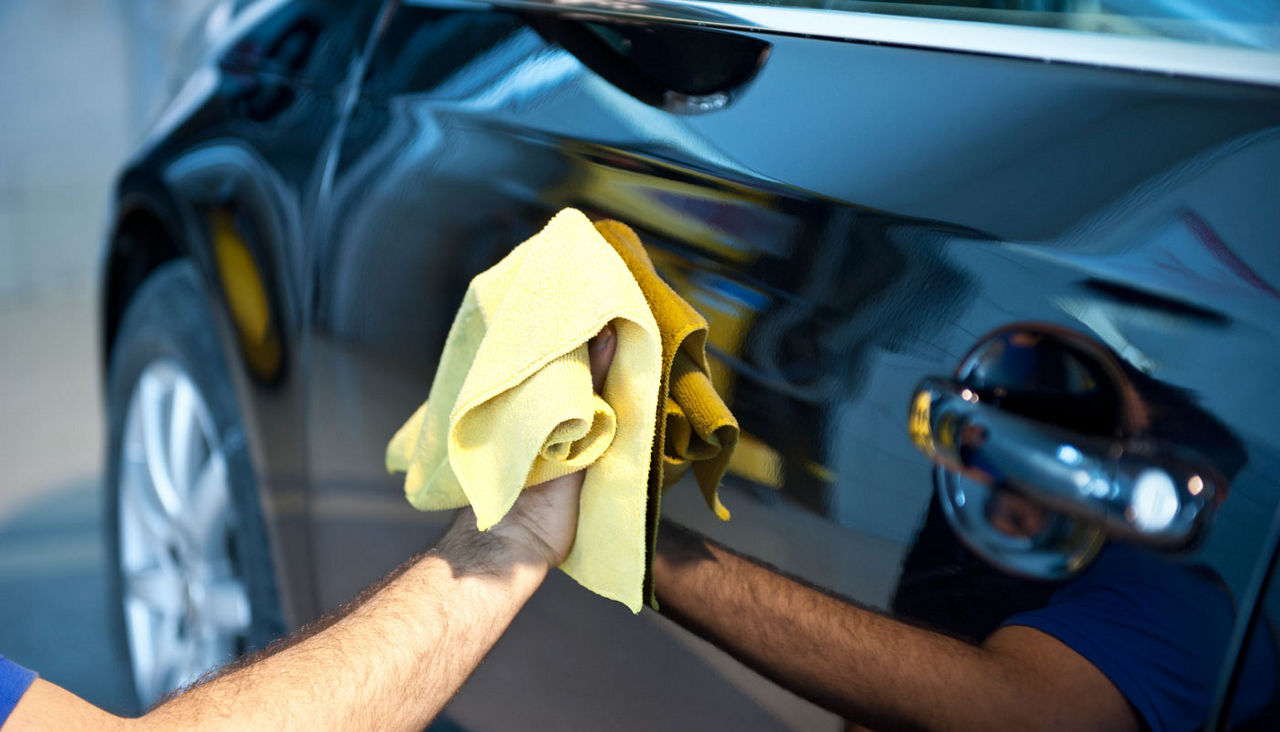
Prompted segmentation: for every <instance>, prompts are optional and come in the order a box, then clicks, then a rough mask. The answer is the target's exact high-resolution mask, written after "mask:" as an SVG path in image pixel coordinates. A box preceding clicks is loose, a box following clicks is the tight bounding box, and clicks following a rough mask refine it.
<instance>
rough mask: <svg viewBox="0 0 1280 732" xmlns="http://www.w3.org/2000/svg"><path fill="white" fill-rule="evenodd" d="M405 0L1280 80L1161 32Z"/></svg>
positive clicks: (539, 2) (646, 1)
mask: <svg viewBox="0 0 1280 732" xmlns="http://www.w3.org/2000/svg"><path fill="white" fill-rule="evenodd" d="M408 4H412V5H427V6H432V7H446V8H465V7H470V8H481V7H491V8H505V9H511V10H532V11H539V12H551V13H557V14H568V15H581V16H588V17H590V16H595V17H609V18H627V19H632V20H643V21H651V22H663V23H681V24H688V25H697V26H702V27H708V28H718V29H725V30H737V31H758V32H765V33H774V34H781V35H794V36H806V37H812V38H824V39H832V40H841V41H852V42H858V43H873V44H877V45H886V46H897V47H903V48H921V49H931V50H938V51H951V52H959V53H970V54H980V55H986V56H998V57H1007V58H1020V59H1028V60H1033V61H1041V62H1046V63H1061V64H1071V65H1079V66H1093V67H1101V68H1109V69H1123V70H1128V71H1138V72H1146V73H1153V74H1160V75H1167V76H1179V77H1190V78H1199V79H1210V80H1215V81H1227V82H1237V83H1244V84H1255V85H1261V86H1269V87H1276V86H1280V53H1277V52H1275V51H1269V50H1263V49H1251V48H1240V47H1232V46H1211V45H1205V44H1199V43H1193V42H1189V41H1180V40H1176V39H1168V38H1145V37H1134V36H1122V35H1108V34H1104V33H1095V32H1089V31H1077V30H1065V29H1058V28H1039V27H1032V26H1017V25H1002V24H997V23H987V22H980V21H970V20H954V19H940V18H922V17H914V16H894V15H882V14H876V13H861V12H852V11H844V10H827V9H823V8H801V7H780V6H772V5H753V4H746V3H728V2H717V1H715V0H625V1H624V2H618V0H487V1H486V0H409V2H408ZM958 23H963V24H964V25H965V28H964V29H963V32H957V30H958V29H957V28H956V24H958Z"/></svg>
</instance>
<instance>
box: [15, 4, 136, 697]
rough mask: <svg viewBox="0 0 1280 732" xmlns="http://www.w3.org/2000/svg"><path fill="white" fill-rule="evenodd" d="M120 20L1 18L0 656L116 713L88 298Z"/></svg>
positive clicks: (107, 177) (117, 134)
mask: <svg viewBox="0 0 1280 732" xmlns="http://www.w3.org/2000/svg"><path fill="white" fill-rule="evenodd" d="M119 15H120V13H119V10H118V8H117V6H116V5H115V3H113V2H111V1H110V0H98V1H97V2H93V1H74V0H47V1H41V2H37V1H35V0H18V1H15V2H6V3H0V130H2V131H3V134H2V135H0V655H4V656H5V657H7V658H10V659H12V660H14V661H16V662H18V663H20V664H23V665H25V666H28V667H30V668H32V669H35V670H36V671H38V672H39V673H40V674H41V675H42V676H43V677H45V678H47V679H49V680H51V681H54V682H56V683H58V684H61V685H63V686H65V687H66V688H68V689H70V690H72V691H74V692H75V693H77V694H80V695H81V696H83V697H85V698H86V699H88V700H90V701H92V702H94V703H96V704H99V705H102V706H104V707H106V708H108V709H111V710H113V711H117V712H130V711H133V709H132V707H133V702H132V699H131V696H130V694H129V693H128V687H127V684H126V681H125V677H124V675H123V673H122V672H123V670H124V665H123V661H122V659H121V657H120V655H119V653H118V652H117V650H116V648H115V645H114V639H113V638H114V636H113V631H112V629H110V628H109V627H108V616H107V613H106V607H107V606H106V595H105V593H106V586H105V581H104V572H103V547H102V534H101V521H100V515H101V509H100V490H99V489H100V485H101V479H100V475H101V465H102V431H103V430H102V404H101V397H100V389H99V385H98V356H97V352H98V350H97V345H96V342H97V341H96V339H97V333H96V328H95V325H94V323H95V318H96V309H95V305H94V298H93V294H92V292H93V284H92V283H93V277H94V272H95V269H96V261H97V252H98V248H99V245H100V242H101V241H102V229H103V226H104V222H105V220H106V210H107V201H108V200H109V191H110V185H111V180H112V177H113V176H114V174H115V170H116V168H117V167H118V166H119V164H120V162H121V160H122V159H123V158H124V155H125V152H126V150H127V148H128V137H129V135H128V133H127V127H128V123H127V120H126V117H127V113H126V110H127V109H128V105H129V103H130V99H129V95H128V90H127V79H126V77H127V74H126V71H125V69H126V55H125V51H124V49H125V41H124V37H125V36H124V28H123V25H122V23H121V22H120V20H119Z"/></svg>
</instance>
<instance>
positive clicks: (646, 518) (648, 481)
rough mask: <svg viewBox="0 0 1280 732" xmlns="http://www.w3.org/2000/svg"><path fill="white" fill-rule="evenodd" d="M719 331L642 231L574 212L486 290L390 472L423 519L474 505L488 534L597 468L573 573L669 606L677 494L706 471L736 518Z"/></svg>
mask: <svg viewBox="0 0 1280 732" xmlns="http://www.w3.org/2000/svg"><path fill="white" fill-rule="evenodd" d="M583 263H590V266H589V267H584V266H583ZM584 272H588V273H589V277H588V278H586V279H584V277H583V274H584ZM608 322H613V323H614V325H615V328H616V330H617V333H618V348H617V352H616V355H615V357H614V362H613V365H612V366H611V367H610V369H609V374H608V376H607V378H606V380H605V385H604V394H603V395H602V396H603V399H601V397H598V396H596V395H595V394H593V393H592V390H591V374H590V367H589V362H588V358H587V350H586V349H587V346H586V342H587V340H588V339H590V338H591V337H592V336H593V335H595V334H596V332H598V331H599V329H600V328H601V327H603V325H604V324H605V323H608ZM706 334H707V323H706V321H705V320H704V319H703V318H702V316H701V315H699V314H698V312H697V311H696V310H694V309H693V308H692V307H690V305H689V304H688V303H686V302H685V301H684V300H683V299H681V298H680V296H679V295H677V294H676V292H675V291H674V290H672V289H671V288H670V287H669V286H668V285H667V284H666V283H665V282H663V281H662V279H661V278H659V277H658V275H657V273H656V272H655V271H654V268H653V264H652V262H651V261H650V260H649V257H648V255H647V254H646V253H645V251H644V247H643V245H642V244H641V243H640V240H639V239H638V238H637V237H636V235H635V233H634V232H633V231H631V229H629V228H627V227H626V226H625V225H623V224H620V223H618V222H616V221H603V222H600V223H597V224H596V225H595V226H594V227H593V226H592V224H591V223H590V222H589V221H588V220H587V218H586V217H585V216H584V215H583V214H582V213H580V212H578V211H575V210H573V209H565V210H564V211H561V212H560V213H559V214H557V215H556V217H555V218H553V219H552V220H551V222H550V223H549V224H548V225H547V227H546V228H545V229H543V231H542V232H541V233H539V234H538V235H537V236H535V237H533V238H532V239H530V240H529V241H527V242H525V243H524V244H521V245H520V246H518V247H516V249H515V250H513V251H512V252H511V253H510V254H509V255H507V257H506V258H504V259H503V260H502V261H501V262H499V263H498V264H497V265H495V266H494V267H493V268H491V269H489V270H487V271H486V272H483V273H482V274H480V275H478V276H477V277H476V278H475V279H474V280H472V282H471V286H470V287H469V288H468V290H467V294H466V296H465V297H464V298H463V302H462V306H461V307H460V308H459V310H458V314H457V315H456V316H455V318H454V322H453V326H452V328H451V329H450V331H449V336H448V339H447V340H446V342H445V347H444V352H443V353H442V354H441V359H440V366H439V368H438V369H437V372H436V378H435V381H434V382H433V383H432V385H431V391H430V394H429V395H428V397H427V401H426V403H425V404H423V405H422V406H421V407H420V408H419V409H418V411H417V412H415V413H414V415H413V416H412V417H411V418H410V419H409V421H408V422H406V423H405V425H404V426H403V427H401V428H400V430H399V431H398V432H397V433H396V435H395V436H394V437H393V438H392V440H391V443H390V444H389V445H388V446H387V468H388V470H392V471H407V475H406V476H405V494H406V495H407V497H408V498H409V502H410V503H412V504H413V505H414V506H415V507H417V508H419V509H423V510H432V509H447V508H457V507H460V506H463V505H467V504H471V505H472V506H473V507H474V509H475V512H476V519H477V524H478V525H479V527H480V528H481V529H486V528H488V527H490V526H492V525H493V524H495V523H497V522H498V521H499V520H500V519H501V518H502V517H503V516H504V515H506V513H507V511H508V510H509V509H510V508H511V505H512V504H513V503H514V502H515V499H516V496H517V495H518V494H519V492H520V490H521V489H522V488H524V487H525V486H528V485H535V484H537V483H541V482H543V481H546V480H550V479H552V478H555V477H558V476H560V475H564V474H566V473H569V472H572V471H575V470H580V469H582V468H583V467H586V466H590V469H589V470H587V474H586V478H585V481H584V484H583V493H582V504H581V511H580V513H579V520H578V534H577V539H576V540H575V542H574V546H573V550H572V551H571V552H570V554H569V557H568V558H567V559H566V560H565V562H564V564H562V565H561V568H562V569H564V571H565V572H566V573H568V574H569V575H570V576H571V577H573V578H574V579H576V580H577V581H578V582H579V583H581V584H582V585H583V586H585V587H586V588H587V589H589V590H591V591H593V592H596V593H598V594H600V595H603V596H605V597H608V598H611V599H614V600H618V601H619V602H622V603H623V604H625V605H627V607H629V608H630V609H631V610H632V612H639V610H640V607H641V603H642V599H647V600H649V601H652V597H653V595H652V582H651V574H650V572H649V567H650V561H651V559H652V556H653V547H654V540H655V538H656V533H657V525H658V513H659V503H660V499H661V495H662V491H663V490H664V489H665V488H666V487H667V486H669V485H671V484H672V483H674V482H675V481H676V480H677V479H679V477H680V476H681V475H683V473H684V472H685V471H686V470H688V468H689V466H690V465H692V466H693V473H694V477H695V478H696V480H697V482H698V484H699V487H700V488H701V489H702V493H703V496H704V497H705V499H706V501H707V505H708V506H709V507H710V508H711V509H712V510H713V511H714V512H715V513H716V515H717V516H719V517H720V518H721V519H728V518H729V512H728V511H727V510H726V509H725V507H724V506H723V504H721V502H720V500H719V497H718V488H719V485H720V480H721V479H722V478H723V477H724V472H725V469H726V467H727V466H728V464H729V459H730V457H731V456H732V453H733V449H734V446H735V445H736V444H737V441H738V423H737V421H736V420H735V419H734V417H733V415H732V414H731V413H730V412H729V409H728V408H727V407H726V406H725V404H724V402H723V401H722V400H721V399H720V396H719V394H717V393H716V391H715V388H714V387H713V386H712V384H711V380H710V378H709V376H708V368H707V361H706Z"/></svg>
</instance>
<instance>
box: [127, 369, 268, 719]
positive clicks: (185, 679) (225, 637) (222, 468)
mask: <svg viewBox="0 0 1280 732" xmlns="http://www.w3.org/2000/svg"><path fill="white" fill-rule="evenodd" d="M119 480H120V490H119V492H118V500H119V532H120V533H119V536H120V555H119V559H120V570H121V577H122V589H123V592H122V599H123V603H124V618H125V626H126V631H127V634H128V645H129V656H130V658H129V660H130V664H131V666H132V669H133V678H134V683H135V685H136V688H137V692H138V697H139V698H140V700H141V701H142V702H143V703H144V704H147V705H149V704H151V703H153V702H155V701H156V700H158V699H160V698H161V696H163V695H164V694H165V693H167V692H168V691H170V690H172V689H176V688H180V687H183V686H186V685H188V684H190V683H192V682H194V681H195V680H197V679H198V678H200V676H201V675H202V674H204V673H205V672H207V671H209V670H211V669H213V668H216V667H217V666H219V665H221V664H223V663H225V662H227V661H229V660H230V659H231V658H233V657H234V656H235V655H236V653H237V652H238V651H239V650H240V649H241V648H242V647H243V643H244V640H245V636H246V634H247V633H248V630H249V624H250V607H249V595H248V589H247V587H246V584H245V581H244V578H243V577H242V576H241V574H240V572H239V570H238V568H237V564H236V561H235V558H236V547H235V542H234V532H233V529H234V527H235V512H234V509H233V506H232V502H231V490H230V484H229V482H228V481H229V479H228V473H227V457H226V453H225V451H224V450H223V446H222V443H221V440H220V439H219V437H218V432H217V429H216V428H215V426H214V422H213V418H212V416H211V415H210V412H209V409H208V406H207V404H206V403H205V400H204V398H203V397H202V396H201V394H200V391H199V389H198V388H197V387H196V385H195V383H194V382H193V381H192V380H191V377H190V376H189V375H188V374H187V373H186V372H185V371H184V370H183V369H182V368H181V367H180V366H179V365H178V364H177V363H176V362H174V361H172V360H167V359H164V360H158V361H155V362H152V363H151V364H149V365H148V366H147V367H146V368H145V369H144V370H143V371H142V374H141V375H140V376H139V378H138V382H137V384H136V385H135V386H134V390H133V394H132V395H131V396H130V398H129V406H128V411H127V412H126V414H125V428H124V439H123V440H122V443H121V455H120V479H119Z"/></svg>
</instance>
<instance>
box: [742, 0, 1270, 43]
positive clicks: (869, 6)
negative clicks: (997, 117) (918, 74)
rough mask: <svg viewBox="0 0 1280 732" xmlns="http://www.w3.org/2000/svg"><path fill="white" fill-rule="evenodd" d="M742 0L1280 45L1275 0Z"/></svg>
mask: <svg viewBox="0 0 1280 732" xmlns="http://www.w3.org/2000/svg"><path fill="white" fill-rule="evenodd" d="M738 1H739V2H743V1H745V2H750V3H751V4H759V5H784V6H793V7H804V8H822V9H827V10H844V11H849V12H855V13H877V14H886V15H905V16H916V17H925V18H942V19H949V20H965V21H977V22H983V23H999V24H1006V25H1020V26H1036V27H1043V28H1057V29H1066V30H1074V31H1083V32H1091V33H1107V34H1119V35H1127V36H1149V37H1157V38H1172V39H1178V40H1184V41H1195V42H1197V43H1206V44H1212V45H1223V46H1240V47H1246V48H1265V49H1277V48H1280V2H1278V1H1277V0H1216V1H1211V0H1193V1H1191V2H1187V1H1185V0H888V1H887V2H886V1H883V0H881V1H876V2H866V1H864V0H738Z"/></svg>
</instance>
